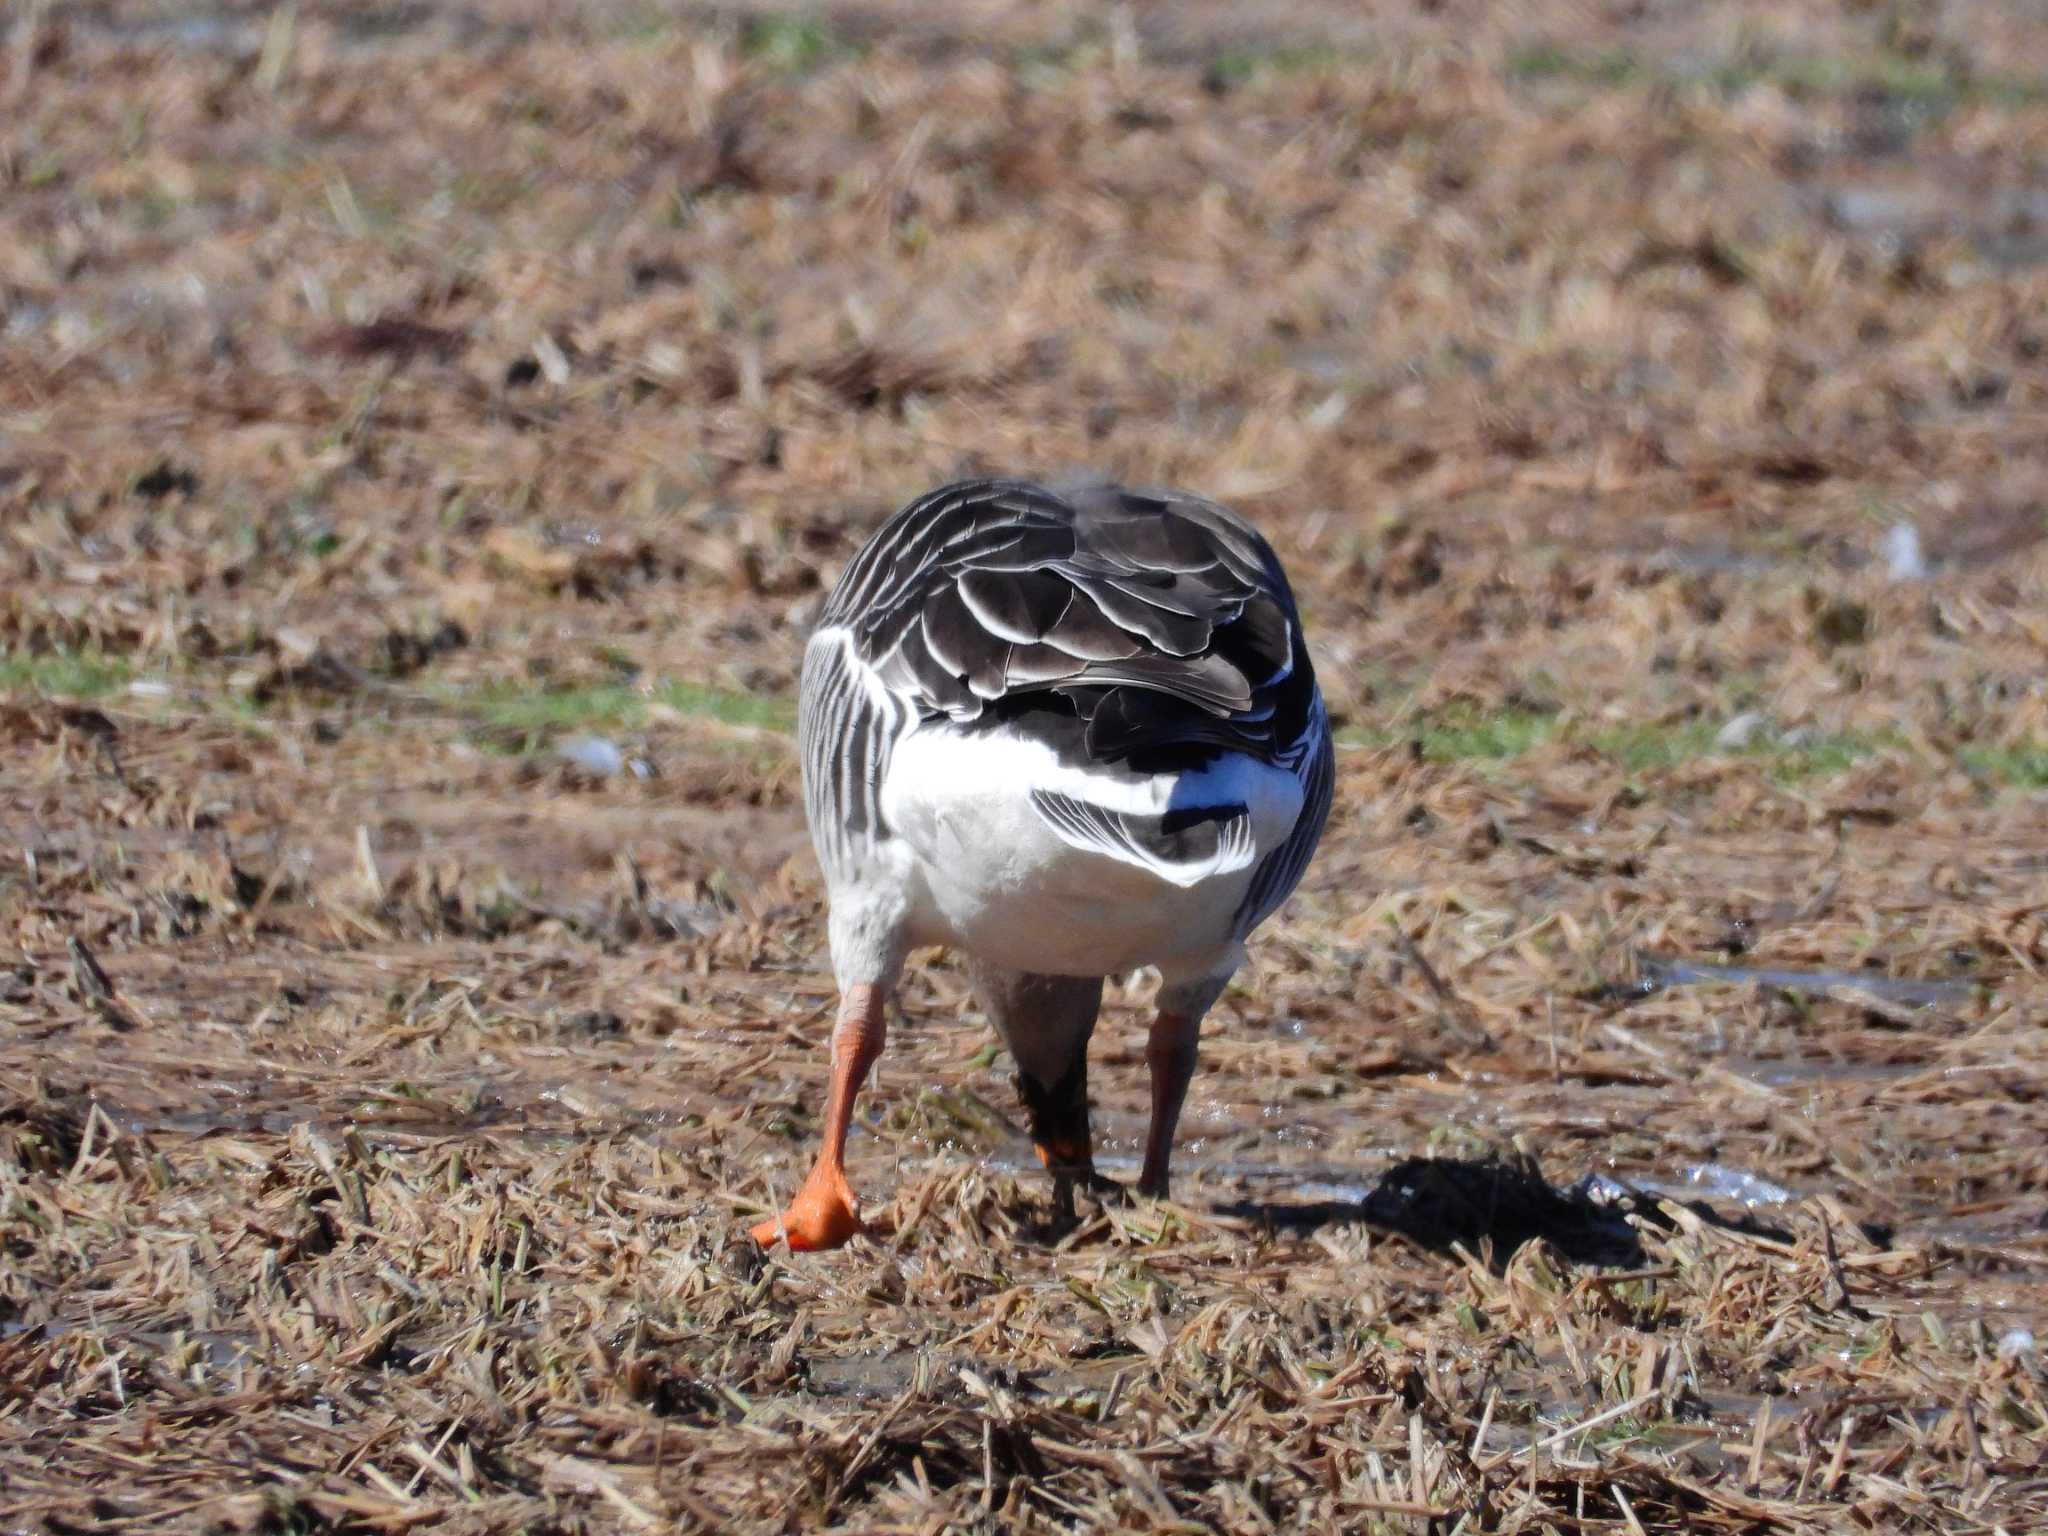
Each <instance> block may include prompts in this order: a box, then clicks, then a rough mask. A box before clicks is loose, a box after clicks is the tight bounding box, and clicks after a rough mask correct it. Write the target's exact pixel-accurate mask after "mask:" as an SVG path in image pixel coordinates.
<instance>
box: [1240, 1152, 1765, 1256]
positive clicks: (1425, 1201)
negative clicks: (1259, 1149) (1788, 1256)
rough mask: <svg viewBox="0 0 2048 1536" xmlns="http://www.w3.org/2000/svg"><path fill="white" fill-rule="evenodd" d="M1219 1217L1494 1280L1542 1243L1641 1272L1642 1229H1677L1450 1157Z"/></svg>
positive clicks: (1628, 1206) (1748, 1223)
mask: <svg viewBox="0 0 2048 1536" xmlns="http://www.w3.org/2000/svg"><path fill="white" fill-rule="evenodd" d="M1687 1208H1688V1209H1689V1210H1691V1211H1693V1212H1694V1213H1695V1214H1696V1215H1698V1216H1699V1217H1700V1218H1701V1219H1702V1220H1704V1221H1707V1222H1709V1223H1711V1224H1712V1225H1715V1226H1719V1227H1724V1228H1728V1229H1730V1230H1733V1231H1740V1232H1746V1233H1749V1234H1751V1235H1754V1236H1760V1237H1771V1238H1777V1239H1780V1240H1782V1239H1784V1238H1785V1237H1786V1236H1787V1234H1786V1233H1784V1232H1782V1231H1779V1230H1778V1229H1776V1228H1772V1227H1770V1226H1767V1225H1765V1224H1763V1223H1760V1222H1757V1221H1755V1220H1754V1219H1753V1218H1750V1217H1740V1218H1736V1219H1734V1220H1729V1219H1727V1218H1725V1217H1723V1216H1721V1215H1719V1214H1717V1213H1716V1212H1715V1211H1713V1210H1712V1209H1711V1208H1710V1207H1708V1206H1707V1205H1705V1204H1704V1203H1702V1202H1697V1201H1695V1202H1687ZM1217 1211H1218V1214H1219V1215H1225V1216H1233V1217H1237V1218H1239V1219H1245V1220H1251V1221H1255V1222H1259V1223H1261V1224H1263V1225H1265V1226H1268V1227H1270V1228H1271V1229H1272V1230H1274V1231H1283V1232H1296V1233H1301V1232H1313V1231H1316V1230H1317V1229H1319V1228H1322V1227H1327V1226H1335V1225H1340V1224H1345V1223H1353V1222H1362V1223H1364V1224H1365V1225H1367V1226H1370V1227H1375V1228H1377V1229H1379V1230H1380V1231H1383V1232H1390V1233H1395V1234H1398V1235H1399V1236H1401V1237H1405V1238H1407V1239H1408V1240H1409V1241H1410V1242H1412V1243H1414V1244H1416V1245H1417V1246H1418V1247H1421V1248H1425V1249H1428V1250H1430V1251H1431V1252H1435V1253H1448V1252H1449V1251H1450V1250H1451V1248H1452V1247H1453V1246H1454V1245H1455V1246H1459V1247H1462V1248H1464V1249H1465V1251H1466V1252H1468V1253H1470V1254H1472V1255H1473V1256H1475V1257H1477V1258H1480V1259H1481V1260H1482V1261H1483V1262H1485V1263H1486V1264H1487V1265H1488V1266H1489V1267H1490V1268H1492V1269H1493V1270H1494V1272H1495V1273H1499V1272H1500V1271H1501V1270H1503V1269H1504V1268H1505V1267H1506V1265H1507V1262H1508V1260H1509V1259H1510V1258H1512V1257H1513V1256H1514V1254H1515V1251H1516V1250H1517V1249H1518V1248H1520V1247H1521V1246H1522V1245H1523V1244H1524V1243H1529V1242H1534V1241H1536V1240H1538V1239H1541V1240H1542V1241H1543V1242H1546V1243H1548V1244H1549V1245H1550V1246H1551V1248H1552V1249H1554V1250H1555V1251H1556V1252H1557V1253H1558V1254H1560V1255H1561V1256H1562V1257H1563V1258H1565V1259H1567V1260H1568V1261H1570V1262H1571V1263H1574V1264H1585V1265H1592V1266H1597V1267H1601V1268H1622V1269H1635V1268H1640V1267H1642V1266H1643V1265H1645V1264H1646V1263H1647V1262H1648V1258H1647V1255H1646V1254H1645V1253H1644V1252H1643V1245H1642V1240H1641V1226H1643V1225H1647V1226H1649V1227H1652V1228H1655V1229H1658V1230H1669V1229H1670V1228H1671V1227H1672V1225H1673V1223H1672V1221H1671V1218H1670V1217H1669V1216H1667V1215H1666V1214H1665V1213H1664V1212H1663V1211H1662V1210H1660V1209H1659V1201H1658V1199H1657V1198H1656V1197H1655V1196H1652V1195H1648V1194H1644V1193H1641V1192H1639V1191H1636V1190H1633V1189H1628V1188H1626V1187H1624V1186H1620V1185H1613V1184H1600V1185H1596V1184H1594V1182H1593V1181H1591V1180H1581V1181H1580V1182H1579V1183H1578V1184H1574V1185H1572V1186H1570V1187H1569V1188H1565V1189H1559V1188H1557V1187H1556V1186H1555V1185H1553V1184H1551V1183H1550V1182H1549V1180H1547V1179H1545V1178H1544V1177H1543V1176H1542V1174H1541V1173H1540V1172H1538V1171H1537V1170H1536V1169H1534V1168H1532V1167H1529V1166H1527V1165H1524V1164H1518V1163H1513V1162H1507V1161H1500V1160H1493V1159H1487V1160H1477V1159H1466V1158H1447V1157H1411V1158H1408V1159H1406V1160H1404V1161H1402V1162H1399V1163H1396V1164H1395V1165H1394V1166H1393V1167H1392V1168H1390V1169H1388V1170H1387V1171H1386V1172H1385V1173H1384V1174H1382V1175H1381V1176H1380V1178H1379V1180H1378V1182H1377V1183H1375V1184H1373V1185H1372V1187H1371V1188H1370V1189H1368V1190H1367V1191H1366V1194H1365V1197H1364V1198H1363V1199H1361V1200H1315V1201H1302V1202H1296V1203H1282V1202H1276V1201H1270V1200H1246V1201H1239V1202H1236V1203H1234V1204H1231V1205H1225V1206H1219V1207H1218V1208H1217Z"/></svg>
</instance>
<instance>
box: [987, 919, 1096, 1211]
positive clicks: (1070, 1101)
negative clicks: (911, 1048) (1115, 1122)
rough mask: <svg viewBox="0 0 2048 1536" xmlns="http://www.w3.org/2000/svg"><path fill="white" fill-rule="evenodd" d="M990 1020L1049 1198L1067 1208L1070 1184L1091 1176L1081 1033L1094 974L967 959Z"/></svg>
mask: <svg viewBox="0 0 2048 1536" xmlns="http://www.w3.org/2000/svg"><path fill="white" fill-rule="evenodd" d="M967 969H968V975H969V977H970V978H971V979H972V981H973V983H974V990H975V993H976V995H977V996H979V997H980V999H981V1004H982V1007H983V1008H984V1009H986V1010H987V1012H988V1017H989V1022H990V1023H991V1024H993V1025H994V1026H995V1029H996V1033H997V1034H999V1035H1001V1036H1002V1038H1003V1044H1004V1045H1006V1046H1008V1047H1009V1051H1010V1055H1011V1056H1012V1057H1013V1058H1014V1059H1015V1060H1016V1063H1017V1096H1018V1098H1019V1099H1021V1100H1022V1101H1023V1104H1024V1114H1025V1117H1026V1119H1027V1120H1028V1121H1029V1123H1030V1128H1031V1144H1032V1147H1033V1148H1034V1149H1035V1150H1036V1151H1037V1153H1038V1160H1039V1161H1040V1162H1041V1163H1043V1164H1044V1165H1045V1168H1046V1171H1047V1172H1048V1173H1050V1174H1051V1175H1052V1188H1053V1204H1054V1207H1055V1208H1056V1209H1057V1211H1058V1212H1059V1214H1060V1215H1062V1216H1064V1217H1068V1218H1071V1217H1072V1216H1073V1214H1074V1190H1075V1188H1076V1186H1077V1185H1078V1186H1081V1187H1084V1188H1086V1187H1090V1186H1093V1185H1094V1184H1095V1183H1097V1176H1096V1172H1095V1149H1094V1142H1093V1139H1092V1137H1091V1136H1090V1134H1089V1130H1088V1039H1089V1036H1090V1035H1092V1034H1093V1033H1094V1032H1095V1019H1096V1016H1097V1015H1098V1014H1099V1013H1100V1012H1101V1011H1102V978H1101V977H1099V976H1039V975H1033V974H1031V973H1030V972H1026V971H1006V970H1003V969H1001V968H1000V967H998V966H992V965H987V964H984V963H983V962H981V961H978V960H973V959H970V960H969V962H968V968H967Z"/></svg>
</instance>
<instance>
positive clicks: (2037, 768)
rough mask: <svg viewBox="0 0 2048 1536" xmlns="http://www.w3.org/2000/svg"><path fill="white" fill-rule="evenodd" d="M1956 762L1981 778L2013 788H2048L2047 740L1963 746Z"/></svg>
mask: <svg viewBox="0 0 2048 1536" xmlns="http://www.w3.org/2000/svg"><path fill="white" fill-rule="evenodd" d="M1956 761H1957V762H1959V763H1961V764H1962V765H1963V767H1964V768H1965V769H1967V770H1968V771H1969V772H1971V773H1974V774H1977V775H1978V776H1980V777H1982V778H1987V779H1995V780H1997V781H1998V782H1999V783H2001V784H2010V785H2012V786H2013V788H2015V789H2048V742H2038V741H2034V742H2027V743H2024V744H2023V745H2020V746H2016V747H1964V748H1963V749H1962V750H1961V751H1960V752H1958V753H1957V754H1956Z"/></svg>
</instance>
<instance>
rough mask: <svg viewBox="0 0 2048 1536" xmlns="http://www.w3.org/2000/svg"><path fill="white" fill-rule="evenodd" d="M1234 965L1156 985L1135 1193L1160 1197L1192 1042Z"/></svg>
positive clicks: (1190, 1071) (1189, 1077)
mask: <svg viewBox="0 0 2048 1536" xmlns="http://www.w3.org/2000/svg"><path fill="white" fill-rule="evenodd" d="M1235 969H1236V967H1235V965H1233V966H1231V968H1230V969H1228V970H1225V971H1224V972H1223V973H1222V974H1221V975H1214V974H1211V975H1208V976H1203V977H1199V978H1197V979H1196V980H1193V981H1184V982H1175V981H1168V982H1167V984H1166V985H1165V986H1162V987H1161V988H1160V989H1159V1002H1158V1011H1157V1013H1156V1014H1155V1015H1154V1017H1153V1020H1152V1031H1151V1034H1150V1036H1149V1037H1148V1038H1147V1040H1146V1042H1145V1065H1146V1066H1147V1067H1148V1068H1150V1069H1151V1073H1152V1124H1151V1126H1150V1127H1149V1128H1148V1129H1147V1131H1146V1133H1145V1167H1144V1169H1143V1171H1142V1172H1141V1173H1140V1174H1139V1175H1138V1193H1139V1194H1141V1195H1151V1196H1153V1197H1155V1198H1156V1199H1160V1200H1164V1199H1165V1198H1166V1197H1167V1182H1168V1165H1169V1164H1170V1163H1171V1162H1172V1161H1173V1133H1174V1129H1175V1127H1177V1126H1178V1125H1179V1124H1180V1111H1181V1106H1182V1105H1183V1104H1185V1103H1186V1102H1187V1096H1188V1084H1189V1083H1190V1082H1192V1081H1193V1080H1194V1076H1195V1047H1196V1044H1197V1042H1198V1041H1199V1040H1200V1039H1201V1036H1202V1019H1203V1017H1204V1015H1206V1014H1207V1013H1208V1011H1209V1008H1210V1005H1211V1004H1213V1003H1214V1002H1215V1001H1216V999H1217V998H1218V997H1220V996H1221V995H1222V993H1223V989H1224V987H1225V986H1226V985H1228V984H1229V981H1230V977H1231V975H1232V973H1233V972H1234V971H1235Z"/></svg>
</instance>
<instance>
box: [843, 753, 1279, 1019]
mask: <svg viewBox="0 0 2048 1536" xmlns="http://www.w3.org/2000/svg"><path fill="white" fill-rule="evenodd" d="M1033 789H1048V790H1056V791H1060V792H1062V793H1065V794H1069V795H1073V796H1075V797H1076V798H1079V799H1085V800H1088V801H1090V802H1091V803H1094V804H1099V805H1103V806H1106V807H1107V808H1109V809H1112V810H1116V811H1123V812H1131V813H1139V814H1151V815H1157V814H1159V813H1160V812H1162V811H1165V810H1167V809H1169V808H1175V809H1186V808H1190V807H1194V806H1202V805H1218V804H1228V803H1242V804H1246V805H1248V806H1250V807H1251V810H1252V832H1253V837H1252V843H1253V847H1252V851H1251V853H1250V856H1249V857H1247V858H1245V859H1244V860H1243V861H1242V862H1241V863H1239V864H1238V865H1237V866H1236V867H1233V868H1227V869H1222V870H1219V871H1217V872H1215V873H1211V874H1206V875H1204V876H1203V877H1202V878H1200V879H1197V880H1193V881H1192V882H1190V883H1183V882H1180V881H1176V880H1174V879H1169V878H1166V877H1164V876H1162V875H1161V874H1160V873H1158V872H1156V871H1155V870H1152V869H1148V868H1145V867H1142V866H1141V865H1139V864H1137V863H1133V862H1129V861H1127V860H1125V859H1121V858H1116V857H1111V856H1109V855H1106V854H1104V853H1101V852H1097V851H1094V850H1092V849H1085V848H1078V847H1076V846H1074V844H1073V843H1072V842H1071V841H1069V840H1068V839H1067V838H1064V837H1062V836H1061V835H1060V834H1059V833H1058V832H1057V831H1055V830H1054V829H1053V827H1052V826H1051V825H1050V824H1049V823H1048V822H1047V821H1046V820H1045V818H1044V817H1043V816H1041V815H1040V814H1039V812H1038V810H1037V809H1036V808H1034V806H1033V805H1032V803H1031V791H1032V790H1033ZM1300 807H1301V788H1300V785H1299V783H1298V781H1297V780H1296V779H1295V777H1294V776H1293V775H1292V774H1291V773H1288V772H1286V771H1285V770H1283V769H1278V768H1272V767H1267V766H1265V765H1262V764H1257V763H1252V762H1250V761H1248V760H1246V759H1242V758H1226V759H1223V760H1222V761H1220V762H1219V763H1218V764H1217V765H1216V766H1215V767H1212V768H1210V769H1206V770H1203V771H1202V772H1201V773H1197V774H1185V775H1170V774H1169V775H1139V774H1118V775H1109V776H1106V775H1104V774H1103V773H1102V772H1100V771H1099V770H1094V769H1091V770H1089V771H1088V772H1086V773H1083V772H1080V771H1078V770H1075V769H1071V768H1064V767H1062V766H1061V765H1060V763H1059V761H1058V759H1057V757H1056V755H1055V754H1054V753H1053V752H1052V750H1051V749H1050V748H1049V747H1046V746H1044V745H1043V744H1041V743H1038V742H1034V741H1031V740H1030V739H1028V738H1024V737H1018V736H1001V735H989V734H984V735H976V736H966V737H963V736H958V735H954V734H952V733H950V732H946V731H943V730H941V731H931V732H924V731H914V732H912V733H911V734H910V735H909V736H907V737H906V738H905V739H903V740H902V741H901V742H899V743H898V745H897V747H896V750H895V753H894V755H893V757H892V760H891V762H890V766H889V773H888V778H887V780H886V781H885V783H884V784H883V786H882V814H883V817H884V818H885V819H886V821H887V822H888V824H889V828H890V830H891V832H892V833H894V834H895V836H896V838H897V839H899V840H900V841H901V843H902V844H903V845H904V846H905V847H906V848H907V849H908V851H909V855H910V858H909V864H910V868H909V869H908V870H906V871H905V874H906V877H907V879H908V881H909V884H910V887H911V888H910V891H909V893H908V895H909V907H910V911H909V928H910V933H911V937H912V939H913V941H914V942H916V943H920V944H948V945H954V946H957V947H959V948H961V949H965V950H968V951H970V952H972V953H974V954H977V955H980V956H981V957H982V958H984V959H986V960H989V961H991V962H993V963H995V964H997V965H1000V966H1005V967H1008V968H1010V969H1014V970H1023V971H1035V972H1039V973H1043V974H1048V975H1068V976H1106V975H1112V974H1114V973H1116V972H1119V971H1128V970H1134V969H1136V968H1137V967H1139V966H1142V965H1156V966H1158V967H1159V968H1160V970H1161V971H1162V972H1164V973H1166V974H1167V976H1168V977H1169V978H1172V977H1175V976H1184V975H1191V974H1200V973H1206V972H1208V971H1211V970H1214V969H1217V968H1219V967H1221V968H1229V967H1230V966H1234V964H1235V963H1236V960H1237V956H1238V947H1237V939H1238V936H1237V935H1236V934H1235V933H1234V932H1233V926H1234V921H1235V918H1236V915H1237V909H1238V906H1239V904H1240V903H1241V902H1242V901H1243V899H1244V894H1245V891H1246V888H1247V887H1248V886H1249V885H1250V883H1251V879H1252V875H1253V871H1254V869H1255V868H1256V865H1257V861H1258V859H1259V857H1261V856H1262V855H1263V854H1264V853H1265V852H1267V851H1269V850H1270V849H1271V848H1273V847H1274V846H1276V845H1277V844H1278V843H1279V842H1280V841H1281V840H1282V839H1284V838H1285V837H1286V835H1287V833H1288V831H1289V830H1290V829H1291V828H1292V826H1293V824H1294V818H1295V817H1296V816H1297V815H1298V814H1299V813H1300Z"/></svg>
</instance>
